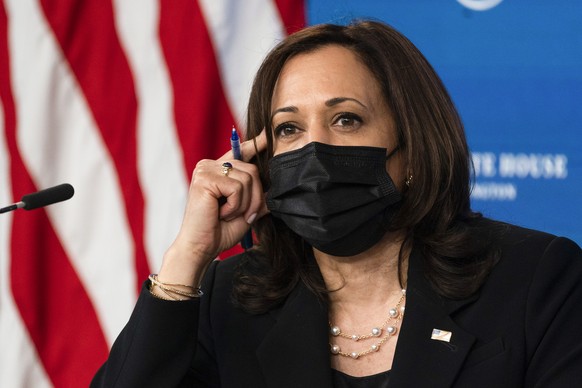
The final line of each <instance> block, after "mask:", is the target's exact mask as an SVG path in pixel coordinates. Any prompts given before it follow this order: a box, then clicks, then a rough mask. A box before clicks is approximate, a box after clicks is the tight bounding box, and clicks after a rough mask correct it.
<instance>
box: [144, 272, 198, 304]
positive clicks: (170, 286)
mask: <svg viewBox="0 0 582 388" xmlns="http://www.w3.org/2000/svg"><path fill="white" fill-rule="evenodd" d="M148 279H149V280H150V282H151V288H150V292H151V289H152V288H153V287H154V286H157V287H158V288H159V289H160V290H162V292H163V293H164V294H166V295H167V296H168V297H170V298H171V299H169V300H185V299H181V298H175V297H173V296H172V295H171V294H176V295H182V296H185V297H188V298H190V299H192V298H200V297H201V296H202V295H203V294H204V293H203V292H202V290H201V289H200V287H194V286H189V285H186V284H175V283H162V282H160V281H159V280H158V275H157V274H151V275H150V276H149V277H148ZM174 287H186V288H189V289H192V290H193V291H194V292H186V291H182V290H179V289H177V288H174ZM170 293H171V294H170ZM154 295H155V294H154Z"/></svg>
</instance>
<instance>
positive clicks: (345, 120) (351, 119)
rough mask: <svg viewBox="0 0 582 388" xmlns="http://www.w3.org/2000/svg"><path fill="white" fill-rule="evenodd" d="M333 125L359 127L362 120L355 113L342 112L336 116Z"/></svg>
mask: <svg viewBox="0 0 582 388" xmlns="http://www.w3.org/2000/svg"><path fill="white" fill-rule="evenodd" d="M333 124H334V125H337V126H340V127H351V128H354V127H359V126H360V125H361V124H362V118H361V117H360V116H358V115H357V114H355V113H350V112H342V113H340V114H338V115H337V116H336V118H335V121H334V122H333Z"/></svg>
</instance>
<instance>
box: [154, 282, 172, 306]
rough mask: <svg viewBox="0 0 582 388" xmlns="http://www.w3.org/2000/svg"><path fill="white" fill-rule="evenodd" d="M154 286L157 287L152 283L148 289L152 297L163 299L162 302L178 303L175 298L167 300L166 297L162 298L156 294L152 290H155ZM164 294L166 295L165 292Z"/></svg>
mask: <svg viewBox="0 0 582 388" xmlns="http://www.w3.org/2000/svg"><path fill="white" fill-rule="evenodd" d="M154 286H155V285H154V284H153V283H150V286H149V287H148V290H149V292H150V294H152V296H153V297H154V298H156V299H162V300H170V301H174V302H175V301H176V299H174V298H166V297H164V296H161V295H157V294H154V291H153V290H152V288H153V287H154ZM162 291H163V290H162ZM164 293H166V292H165V291H164Z"/></svg>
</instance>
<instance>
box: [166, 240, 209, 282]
mask: <svg viewBox="0 0 582 388" xmlns="http://www.w3.org/2000/svg"><path fill="white" fill-rule="evenodd" d="M214 258H215V257H208V256H204V255H201V254H196V253H194V252H193V251H192V250H189V249H183V248H180V247H177V246H175V245H172V246H171V247H170V248H168V250H167V251H166V253H165V255H164V259H163V261H162V266H161V268H160V271H159V273H158V280H159V281H161V282H164V283H174V284H182V285H185V286H191V287H198V286H200V283H201V282H202V278H203V277H204V273H205V272H206V269H207V268H208V266H209V265H210V263H211V262H212V260H213V259H214Z"/></svg>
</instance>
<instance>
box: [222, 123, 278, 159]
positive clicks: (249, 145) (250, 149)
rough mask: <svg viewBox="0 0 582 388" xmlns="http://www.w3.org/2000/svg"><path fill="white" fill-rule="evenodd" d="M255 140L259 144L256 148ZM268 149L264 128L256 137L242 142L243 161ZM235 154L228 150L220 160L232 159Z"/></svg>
mask: <svg viewBox="0 0 582 388" xmlns="http://www.w3.org/2000/svg"><path fill="white" fill-rule="evenodd" d="M255 142H256V144H257V146H256V148H255ZM266 149H267V134H266V132H265V130H264V129H263V130H262V131H261V133H259V135H258V136H257V137H255V138H254V139H250V140H247V141H243V142H242V143H240V153H241V156H242V161H243V162H248V161H249V160H251V159H252V158H254V157H255V155H257V153H259V152H262V151H264V150H266ZM232 159H234V156H233V155H232V151H228V152H227V153H225V154H224V155H222V156H221V157H220V158H219V159H218V160H232Z"/></svg>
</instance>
